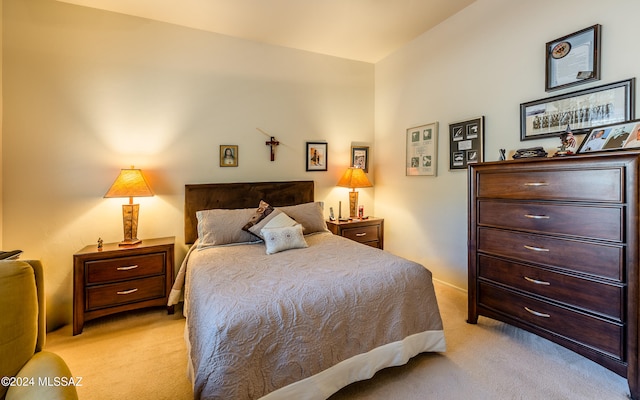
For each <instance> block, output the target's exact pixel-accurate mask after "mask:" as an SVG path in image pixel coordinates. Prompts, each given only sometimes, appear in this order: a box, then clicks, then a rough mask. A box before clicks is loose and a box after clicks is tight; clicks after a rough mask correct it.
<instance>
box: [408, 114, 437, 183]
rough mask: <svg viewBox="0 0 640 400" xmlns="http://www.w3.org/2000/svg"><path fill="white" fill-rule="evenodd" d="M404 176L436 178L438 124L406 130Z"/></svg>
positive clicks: (433, 123)
mask: <svg viewBox="0 0 640 400" xmlns="http://www.w3.org/2000/svg"><path fill="white" fill-rule="evenodd" d="M406 140H407V141H406V144H407V153H406V175H407V176H417V175H428V176H436V175H437V172H438V122H432V123H430V124H425V125H420V126H415V127H413V128H409V129H407V138H406Z"/></svg>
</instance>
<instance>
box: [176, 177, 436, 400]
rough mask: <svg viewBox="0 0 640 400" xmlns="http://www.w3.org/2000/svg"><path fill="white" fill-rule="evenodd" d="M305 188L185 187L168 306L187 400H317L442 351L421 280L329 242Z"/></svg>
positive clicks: (419, 272) (363, 250) (394, 262)
mask: <svg viewBox="0 0 640 400" xmlns="http://www.w3.org/2000/svg"><path fill="white" fill-rule="evenodd" d="M313 185H314V184H313V181H293V182H266V183H265V182H260V183H230V184H202V185H186V187H185V241H186V242H187V243H189V244H191V243H193V245H192V246H191V247H190V249H189V252H188V254H187V256H186V258H185V260H184V262H183V263H182V266H181V268H180V271H179V272H178V275H177V277H176V283H175V285H174V288H173V290H172V292H171V295H170V300H169V305H172V304H175V303H177V302H178V301H179V300H180V298H181V297H182V296H183V297H184V314H185V317H186V325H185V340H186V342H187V347H188V352H189V375H190V379H191V381H192V383H193V388H194V398H195V399H226V400H232V399H259V398H261V399H265V400H273V399H291V398H295V399H326V398H328V397H329V396H331V395H332V394H333V393H335V392H336V391H338V390H339V389H341V388H342V387H344V386H347V385H348V384H350V383H353V382H355V381H358V380H363V379H368V378H370V377H372V376H373V375H374V374H375V372H376V371H379V370H380V369H383V368H386V367H390V366H397V365H403V364H405V363H406V362H407V361H408V360H409V359H410V358H411V357H413V356H415V355H417V354H419V353H422V352H441V351H444V350H445V340H444V333H443V329H442V320H441V318H440V312H439V309H438V305H437V301H436V297H435V293H434V289H433V285H432V280H431V273H430V272H429V271H428V270H427V269H426V268H424V267H423V266H421V265H419V264H417V263H414V262H411V261H408V260H405V259H403V258H400V257H397V256H394V255H392V254H391V253H388V252H385V251H382V250H379V249H375V248H372V247H368V246H366V245H363V244H360V243H357V242H354V241H351V240H349V239H345V238H343V237H341V236H336V235H333V234H331V233H330V232H329V231H328V230H327V229H326V223H325V221H324V216H323V211H322V204H321V203H319V202H314V186H313ZM274 214H275V216H274ZM245 221H246V222H247V223H246V224H245ZM265 221H268V222H265ZM257 229H259V230H257ZM256 233H257V234H258V236H261V238H260V239H259V238H258V237H257V236H256ZM245 234H247V235H248V236H247V235H245ZM234 235H235V236H234ZM274 238H275V239H274ZM283 238H284V239H283ZM281 239H282V240H281ZM282 243H285V244H284V245H283V244H282ZM274 246H275V247H274ZM283 246H284V247H283ZM183 289H184V290H183Z"/></svg>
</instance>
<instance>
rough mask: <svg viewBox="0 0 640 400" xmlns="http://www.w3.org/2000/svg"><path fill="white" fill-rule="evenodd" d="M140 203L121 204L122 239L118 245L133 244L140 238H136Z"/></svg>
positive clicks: (138, 241)
mask: <svg viewBox="0 0 640 400" xmlns="http://www.w3.org/2000/svg"><path fill="white" fill-rule="evenodd" d="M139 212H140V204H123V205H122V226H123V228H124V240H123V241H122V242H120V243H118V245H119V246H133V245H136V244H138V243H140V242H142V240H140V239H138V213H139Z"/></svg>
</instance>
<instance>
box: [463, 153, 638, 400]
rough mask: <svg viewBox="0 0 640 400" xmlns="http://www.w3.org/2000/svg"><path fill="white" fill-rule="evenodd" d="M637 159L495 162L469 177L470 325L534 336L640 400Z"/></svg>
mask: <svg viewBox="0 0 640 400" xmlns="http://www.w3.org/2000/svg"><path fill="white" fill-rule="evenodd" d="M639 184H640V155H639V154H638V153H630V152H616V153H604V154H603V153H601V154H595V155H590V156H581V157H572V158H547V159H527V160H516V161H502V162H491V163H484V164H476V165H472V166H471V167H470V173H469V196H470V199H469V200H470V201H469V243H468V245H469V310H468V311H469V319H468V321H467V322H469V323H472V324H475V323H477V322H478V317H479V316H480V315H483V316H486V317H490V318H494V319H498V320H501V321H504V322H506V323H509V324H511V325H514V326H517V327H520V328H522V329H525V330H528V331H530V332H533V333H535V334H537V335H540V336H542V337H544V338H546V339H549V340H551V341H553V342H556V343H558V344H560V345H562V346H564V347H566V348H568V349H571V350H573V351H575V352H577V353H579V354H581V355H583V356H585V357H587V358H589V359H591V360H593V361H595V362H597V363H599V364H601V365H603V366H604V367H606V368H608V369H610V370H612V371H614V372H615V373H617V374H619V375H621V376H623V377H626V378H627V380H628V382H629V388H630V392H631V396H632V398H633V399H639V398H640V385H639V383H640V382H639V378H640V374H639V372H640V371H639V370H638V368H639V367H640V364H639V360H638V311H639V309H638V304H639V296H640V294H639V291H638V290H639V287H638V286H639V276H638V261H639V260H638V251H639V247H638V246H639V243H638V240H639V238H638V228H639V226H638V218H639V216H640V214H639V206H638V201H639V199H638V188H639Z"/></svg>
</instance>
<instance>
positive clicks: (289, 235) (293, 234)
mask: <svg viewBox="0 0 640 400" xmlns="http://www.w3.org/2000/svg"><path fill="white" fill-rule="evenodd" d="M285 215H286V214H285ZM261 232H262V236H263V237H264V244H265V246H266V247H267V254H275V253H278V252H281V251H284V250H290V249H301V248H305V247H309V245H308V244H307V242H306V241H305V240H304V235H303V234H302V225H300V224H295V225H293V226H287V227H284V228H262V231H261Z"/></svg>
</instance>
